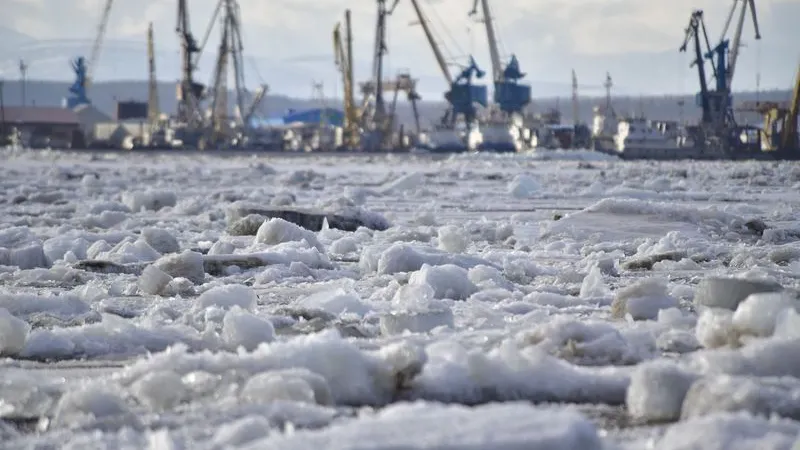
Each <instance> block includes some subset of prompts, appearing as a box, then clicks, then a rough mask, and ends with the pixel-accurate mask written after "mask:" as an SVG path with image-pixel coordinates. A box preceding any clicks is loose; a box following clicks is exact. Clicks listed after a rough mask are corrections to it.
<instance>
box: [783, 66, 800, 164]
mask: <svg viewBox="0 0 800 450" xmlns="http://www.w3.org/2000/svg"><path fill="white" fill-rule="evenodd" d="M799 118H800V64H798V65H797V75H796V76H795V81H794V91H793V92H792V100H791V102H790V103H789V111H788V113H787V115H786V119H785V123H784V125H783V136H781V141H782V144H783V148H785V149H793V150H800V142H798V140H799V139H800V138H798V136H797V131H798V130H797V119H799Z"/></svg>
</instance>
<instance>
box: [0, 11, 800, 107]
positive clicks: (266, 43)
mask: <svg viewBox="0 0 800 450" xmlns="http://www.w3.org/2000/svg"><path fill="white" fill-rule="evenodd" d="M0 3H2V9H3V14H2V15H0V71H2V72H0V75H1V76H3V77H6V78H15V77H17V76H18V75H17V74H18V70H17V61H18V59H19V58H25V59H26V60H27V61H28V64H29V66H30V68H29V72H28V73H29V75H28V76H29V77H30V78H40V79H42V78H44V79H70V78H71V76H72V74H71V72H70V69H69V68H68V65H67V61H68V59H69V58H70V57H73V56H77V55H79V54H87V55H88V53H89V52H90V48H91V42H92V40H93V39H94V36H95V34H96V29H97V23H98V21H99V17H100V15H101V11H102V7H103V4H104V3H105V0H68V1H67V0H0ZM189 3H190V8H191V11H190V18H191V22H192V27H193V32H194V34H195V35H196V36H197V38H198V40H199V39H201V37H202V35H203V34H204V31H205V29H206V27H207V25H208V22H209V19H210V17H211V13H212V11H213V8H214V6H215V4H216V0H189ZM239 3H240V5H241V8H242V11H243V22H244V24H243V28H244V39H245V42H244V45H245V52H246V54H247V55H248V63H247V74H246V78H247V80H248V82H249V83H252V84H257V83H259V82H260V80H261V79H263V81H264V82H266V83H268V84H269V85H270V88H271V91H272V92H273V93H281V94H287V95H299V96H305V97H307V96H309V95H310V93H311V84H312V80H317V81H323V82H324V83H325V86H326V88H325V89H326V91H327V95H334V94H336V93H337V92H338V91H339V90H340V89H339V88H338V86H337V85H338V77H337V73H336V70H335V68H334V66H333V57H332V43H331V31H332V28H333V26H334V24H335V23H336V22H337V21H338V20H340V19H341V18H342V16H343V11H344V9H345V8H350V9H351V10H352V11H353V19H354V34H355V39H356V44H355V45H356V60H357V74H356V75H357V78H359V79H361V80H363V79H365V78H367V77H368V76H369V69H370V67H371V58H372V55H371V53H372V44H373V43H372V40H373V36H374V21H375V10H376V7H375V2H374V1H371V0H239ZM420 3H421V5H422V7H423V8H424V9H425V10H426V11H427V12H428V15H429V16H430V18H431V21H432V25H433V26H434V28H435V29H436V30H437V31H438V34H439V36H440V37H441V40H442V41H443V42H444V43H445V44H446V48H447V53H448V54H449V56H450V57H451V58H453V60H454V61H456V62H461V63H463V62H464V60H465V58H464V57H465V55H466V54H469V53H474V54H475V56H476V59H477V60H478V63H479V65H481V66H482V67H483V68H484V69H486V70H487V71H488V70H489V69H490V67H489V65H490V61H489V57H488V51H487V45H486V39H485V32H484V28H483V25H482V24H480V23H476V22H474V21H472V20H470V18H469V17H468V14H467V13H468V12H469V10H470V8H471V6H472V5H471V4H472V0H420ZM732 3H733V0H670V1H656V0H494V1H493V9H494V16H495V17H494V18H495V22H496V27H497V30H498V34H499V37H500V39H501V43H502V50H503V54H504V57H505V58H507V57H508V56H509V55H510V54H511V53H515V54H516V55H517V56H518V58H519V60H520V64H521V66H522V69H523V71H525V72H527V73H528V80H529V82H531V83H532V85H533V87H534V96H537V95H539V96H552V95H569V82H570V71H571V69H573V68H575V69H576V71H577V73H578V78H579V81H580V84H581V86H582V91H583V92H585V93H587V94H589V93H590V94H595V95H599V94H601V93H602V90H601V87H600V85H601V84H602V82H603V79H604V77H605V72H606V71H607V70H608V71H610V72H611V74H612V77H613V79H614V82H615V86H616V87H615V90H616V92H618V93H624V94H630V95H637V94H660V93H675V92H693V91H695V90H696V89H697V85H698V83H697V79H696V72H695V71H694V69H690V68H689V62H690V56H689V55H687V54H681V53H679V52H678V47H679V46H680V44H681V43H682V41H683V36H684V28H685V27H686V25H687V23H688V18H689V15H690V13H691V11H692V9H693V8H702V9H704V10H705V15H706V20H707V25H708V27H709V31H710V34H711V39H712V40H717V39H718V38H719V33H720V32H721V28H722V24H723V22H724V19H725V17H726V16H727V12H728V11H729V10H730V7H731V4H732ZM756 3H757V4H758V8H759V11H758V14H759V21H760V25H761V31H762V35H763V39H762V40H761V42H760V43H759V44H756V43H755V42H754V40H753V35H754V32H753V27H752V23H751V22H750V19H749V18H748V22H747V23H746V25H745V31H744V41H745V44H746V45H747V46H746V47H745V48H743V50H742V56H741V58H740V62H739V67H738V70H737V78H736V81H735V83H734V84H735V87H736V88H737V89H747V90H752V89H755V87H756V79H757V75H759V74H760V79H761V86H762V88H784V89H785V88H788V87H789V86H790V85H791V82H792V79H793V77H794V74H795V71H796V70H797V64H798V61H800V44H798V43H800V27H798V26H797V19H798V17H800V0H759V1H758V2H756ZM176 4H177V2H176V1H175V0H117V1H116V2H115V4H114V6H113V8H112V11H111V18H110V22H109V26H108V31H107V37H106V45H105V46H104V48H103V50H102V54H101V55H100V57H99V61H98V67H96V68H95V79H96V80H98V81H102V80H111V79H116V80H119V79H145V78H146V76H147V67H146V60H145V31H146V29H147V23H148V22H151V21H152V22H153V23H154V26H155V34H156V47H157V51H158V54H157V60H156V62H157V71H158V77H159V78H160V79H162V80H174V79H177V78H178V77H179V61H178V52H177V49H178V41H177V38H176V35H175V32H174V27H175V14H176ZM414 19H415V17H414V13H413V9H412V7H411V3H410V0H401V1H400V5H399V6H398V8H397V10H396V12H395V14H394V15H393V16H392V17H391V19H390V24H389V27H390V30H389V40H388V41H389V47H390V55H389V57H388V66H389V69H388V74H389V75H391V74H393V73H395V72H397V71H399V70H402V69H409V70H410V71H411V72H412V74H413V75H414V76H416V77H418V78H419V79H420V90H421V91H422V92H423V95H426V94H427V95H432V96H436V95H440V94H439V93H440V92H441V91H442V90H444V87H445V84H444V81H443V77H442V76H441V74H440V72H439V70H438V67H437V66H436V64H435V61H434V58H433V54H432V52H431V50H430V49H429V47H428V46H427V43H426V41H425V38H424V36H423V34H422V30H421V29H420V27H419V26H413V25H412V24H411V23H412V22H413V20H414ZM212 36H215V35H212ZM212 39H213V38H212ZM215 46H216V44H215V43H214V42H213V40H212V42H211V44H210V45H209V49H208V50H209V52H208V55H206V56H205V57H204V58H203V60H202V61H201V63H200V65H201V67H200V70H201V78H202V79H204V80H208V79H209V78H210V69H211V67H212V66H213V50H214V48H215Z"/></svg>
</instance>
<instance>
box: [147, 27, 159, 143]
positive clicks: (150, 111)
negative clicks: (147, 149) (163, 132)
mask: <svg viewBox="0 0 800 450" xmlns="http://www.w3.org/2000/svg"><path fill="white" fill-rule="evenodd" d="M155 53H156V52H155V42H154V37H153V22H150V24H149V25H148V26H147V68H148V83H147V88H148V95H147V121H148V122H149V124H150V132H151V133H152V132H153V130H155V128H156V126H157V123H158V116H159V114H160V112H159V106H158V79H157V78H156V55H155Z"/></svg>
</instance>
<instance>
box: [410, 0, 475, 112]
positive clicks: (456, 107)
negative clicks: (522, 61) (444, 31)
mask: <svg viewBox="0 0 800 450" xmlns="http://www.w3.org/2000/svg"><path fill="white" fill-rule="evenodd" d="M411 4H412V6H413V7H414V11H415V12H416V14H417V19H418V20H419V23H420V25H422V30H423V32H424V33H425V38H426V39H427V40H428V45H429V46H430V48H431V50H432V51H433V54H434V56H435V58H436V62H437V63H438V64H439V68H440V69H441V71H442V75H444V78H445V80H446V81H447V83H448V86H449V90H448V91H447V92H445V94H444V98H445V100H447V103H448V105H449V107H448V110H447V111H446V112H445V115H444V117H442V121H441V122H442V125H444V126H446V127H452V126H454V125H455V122H456V120H457V117H458V116H461V117H463V118H464V121H465V123H466V124H467V127H470V126H471V124H472V123H473V122H474V121H475V119H476V116H477V113H476V109H475V104H476V103H477V104H480V105H483V106H486V105H487V103H488V102H487V95H486V86H476V85H474V84H473V83H472V81H473V78H483V76H484V73H483V71H482V70H481V69H480V68H479V67H478V65H477V63H476V62H475V59H474V58H472V57H470V59H469V65H468V66H467V67H465V68H464V69H462V71H461V73H459V75H458V76H457V77H455V78H453V77H452V75H451V74H450V70H449V69H448V67H447V62H446V61H445V59H444V56H443V54H442V51H441V49H440V48H439V45H438V44H437V43H436V40H435V39H434V38H433V33H432V31H431V29H430V24H429V22H428V18H427V17H426V16H425V14H424V12H423V11H422V8H420V6H419V2H418V0H411Z"/></svg>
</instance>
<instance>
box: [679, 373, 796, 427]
mask: <svg viewBox="0 0 800 450" xmlns="http://www.w3.org/2000/svg"><path fill="white" fill-rule="evenodd" d="M799 398H800V380H797V379H796V378H789V377H785V378H751V377H732V376H728V375H720V376H710V377H706V378H703V379H700V380H697V381H696V382H695V383H694V384H693V385H692V387H691V389H689V391H688V393H687V394H686V399H685V400H684V402H683V410H682V411H683V412H682V415H681V418H682V419H691V418H694V417H700V416H706V415H710V414H714V413H718V412H723V411H729V412H734V411H747V412H749V413H751V414H757V415H762V416H770V415H773V414H777V415H780V416H784V417H791V418H795V419H796V418H798V417H800V400H799Z"/></svg>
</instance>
